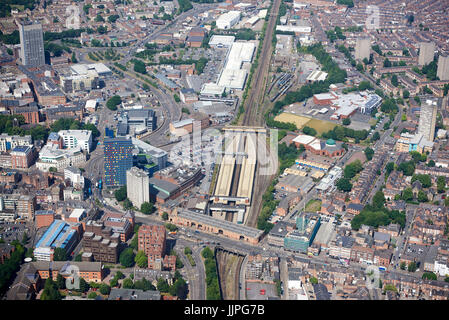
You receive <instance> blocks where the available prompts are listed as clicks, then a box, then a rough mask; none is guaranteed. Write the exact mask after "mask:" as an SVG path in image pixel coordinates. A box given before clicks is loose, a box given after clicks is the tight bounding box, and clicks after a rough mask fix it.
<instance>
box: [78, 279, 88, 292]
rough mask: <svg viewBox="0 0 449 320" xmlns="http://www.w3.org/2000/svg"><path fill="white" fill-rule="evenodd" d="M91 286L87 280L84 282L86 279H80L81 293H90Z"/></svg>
mask: <svg viewBox="0 0 449 320" xmlns="http://www.w3.org/2000/svg"><path fill="white" fill-rule="evenodd" d="M89 289H90V286H89V284H88V283H87V282H86V280H84V278H80V288H79V291H81V292H87V291H89Z"/></svg>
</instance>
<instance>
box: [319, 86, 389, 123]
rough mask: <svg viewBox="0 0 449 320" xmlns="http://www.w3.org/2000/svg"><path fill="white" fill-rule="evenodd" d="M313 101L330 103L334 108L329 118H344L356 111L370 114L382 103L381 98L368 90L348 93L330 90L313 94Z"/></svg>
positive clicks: (324, 103)
mask: <svg viewBox="0 0 449 320" xmlns="http://www.w3.org/2000/svg"><path fill="white" fill-rule="evenodd" d="M313 102H314V103H315V104H317V105H330V106H331V109H333V110H335V111H334V114H333V115H332V116H331V119H345V118H349V117H350V116H352V115H353V114H354V113H356V112H357V111H359V112H360V113H362V114H371V113H372V112H373V110H375V109H376V108H378V107H379V106H380V105H381V104H382V98H381V97H380V96H379V95H377V94H375V93H370V92H368V91H362V92H358V93H354V92H351V93H348V94H337V93H334V92H330V93H319V94H315V95H313Z"/></svg>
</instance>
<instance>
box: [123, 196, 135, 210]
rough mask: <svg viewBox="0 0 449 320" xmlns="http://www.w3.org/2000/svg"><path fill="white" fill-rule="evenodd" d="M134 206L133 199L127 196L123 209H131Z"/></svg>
mask: <svg viewBox="0 0 449 320" xmlns="http://www.w3.org/2000/svg"><path fill="white" fill-rule="evenodd" d="M132 207H133V203H132V202H131V200H129V199H128V198H126V199H125V200H124V201H123V209H125V210H129V209H132Z"/></svg>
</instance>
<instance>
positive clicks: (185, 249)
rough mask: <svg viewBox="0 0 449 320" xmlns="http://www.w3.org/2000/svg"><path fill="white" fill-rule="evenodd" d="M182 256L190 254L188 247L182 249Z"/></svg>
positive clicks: (190, 250)
mask: <svg viewBox="0 0 449 320" xmlns="http://www.w3.org/2000/svg"><path fill="white" fill-rule="evenodd" d="M184 254H185V255H188V254H192V249H190V248H189V247H185V248H184Z"/></svg>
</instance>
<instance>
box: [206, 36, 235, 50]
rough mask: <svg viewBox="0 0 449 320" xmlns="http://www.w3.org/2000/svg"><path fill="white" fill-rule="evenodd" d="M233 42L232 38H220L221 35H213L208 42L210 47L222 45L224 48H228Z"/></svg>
mask: <svg viewBox="0 0 449 320" xmlns="http://www.w3.org/2000/svg"><path fill="white" fill-rule="evenodd" d="M234 41H235V37H234V36H221V35H215V34H214V35H213V36H212V38H210V40H209V45H210V46H211V47H214V46H218V45H223V46H224V47H230V46H232V44H233V43H234Z"/></svg>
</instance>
